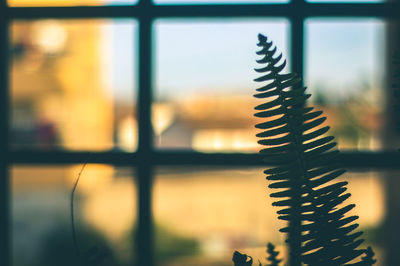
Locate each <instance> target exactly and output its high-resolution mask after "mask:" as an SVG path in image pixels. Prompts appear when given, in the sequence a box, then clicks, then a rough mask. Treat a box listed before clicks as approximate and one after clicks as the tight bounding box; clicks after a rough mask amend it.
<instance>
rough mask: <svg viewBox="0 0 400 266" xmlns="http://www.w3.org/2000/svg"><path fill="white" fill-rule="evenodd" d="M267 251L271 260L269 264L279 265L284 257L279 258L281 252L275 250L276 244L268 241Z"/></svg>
mask: <svg viewBox="0 0 400 266" xmlns="http://www.w3.org/2000/svg"><path fill="white" fill-rule="evenodd" d="M267 253H268V257H267V261H268V262H269V263H268V264H267V266H278V265H279V263H280V262H281V261H282V259H278V255H279V252H278V251H275V246H274V245H273V244H272V243H268V245H267Z"/></svg>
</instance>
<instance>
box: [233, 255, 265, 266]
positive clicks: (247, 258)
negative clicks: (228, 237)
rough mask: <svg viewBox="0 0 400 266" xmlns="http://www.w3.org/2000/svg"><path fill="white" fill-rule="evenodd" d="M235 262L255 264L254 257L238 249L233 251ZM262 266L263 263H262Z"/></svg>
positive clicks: (249, 265) (241, 264)
mask: <svg viewBox="0 0 400 266" xmlns="http://www.w3.org/2000/svg"><path fill="white" fill-rule="evenodd" d="M232 261H233V264H234V265H235V266H252V265H253V258H252V257H250V256H248V255H247V254H242V253H240V252H238V251H235V252H234V253H233V258H232ZM260 266H261V263H260Z"/></svg>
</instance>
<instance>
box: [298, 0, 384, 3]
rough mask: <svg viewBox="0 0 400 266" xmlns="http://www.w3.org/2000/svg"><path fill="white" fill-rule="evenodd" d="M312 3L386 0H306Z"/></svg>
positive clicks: (375, 1) (380, 0)
mask: <svg viewBox="0 0 400 266" xmlns="http://www.w3.org/2000/svg"><path fill="white" fill-rule="evenodd" d="M306 1H307V2H311V3H382V2H386V1H385V0H306Z"/></svg>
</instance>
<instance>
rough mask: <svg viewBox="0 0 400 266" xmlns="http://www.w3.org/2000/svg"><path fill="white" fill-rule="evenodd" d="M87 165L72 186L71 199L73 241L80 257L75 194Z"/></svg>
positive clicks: (84, 165)
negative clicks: (75, 214)
mask: <svg viewBox="0 0 400 266" xmlns="http://www.w3.org/2000/svg"><path fill="white" fill-rule="evenodd" d="M86 165H87V163H84V164H83V166H82V168H81V170H80V171H79V174H78V178H77V179H76V181H75V184H74V187H73V188H72V191H71V201H70V209H71V228H72V240H73V243H74V247H75V251H76V253H77V254H78V257H81V252H80V250H79V247H78V241H77V238H76V229H75V217H74V196H75V191H76V188H77V186H78V183H79V179H80V178H81V175H82V172H83V170H84V169H85V167H86Z"/></svg>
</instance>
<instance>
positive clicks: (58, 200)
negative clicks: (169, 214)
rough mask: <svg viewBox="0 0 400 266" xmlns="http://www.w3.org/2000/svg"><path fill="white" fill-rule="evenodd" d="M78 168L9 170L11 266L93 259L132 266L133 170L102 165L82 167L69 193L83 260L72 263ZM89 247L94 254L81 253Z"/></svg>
mask: <svg viewBox="0 0 400 266" xmlns="http://www.w3.org/2000/svg"><path fill="white" fill-rule="evenodd" d="M81 169H82V166H81V165H71V166H14V167H12V169H11V180H12V197H11V206H12V250H13V255H12V258H13V266H23V265H32V266H53V265H60V266H64V265H65V266H71V265H78V264H79V265H80V264H81V263H82V260H84V259H89V260H91V259H93V257H94V256H97V255H104V263H103V264H101V265H130V263H132V260H133V250H134V248H133V241H132V239H133V228H134V225H135V220H136V211H135V210H136V185H135V180H134V171H133V170H132V169H131V168H122V167H118V168H116V167H112V166H108V165H94V164H89V165H86V168H85V169H84V170H83V172H82V174H81V177H80V180H79V183H78V186H77V189H76V191H75V196H74V199H75V200H74V214H75V215H74V219H75V228H76V239H77V246H78V250H79V252H80V253H81V254H82V255H83V258H81V259H78V258H77V256H76V250H75V248H76V246H74V244H73V237H72V235H73V234H72V229H71V212H70V210H71V209H70V199H71V191H72V188H73V185H74V183H75V181H76V179H77V177H78V173H79V172H80V171H81ZM93 247H97V248H98V250H99V253H98V254H96V253H93V254H89V253H87V252H88V251H89V250H90V249H91V248H93ZM90 256H93V257H92V258H90ZM79 260H80V261H79ZM82 265H83V264H82Z"/></svg>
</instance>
